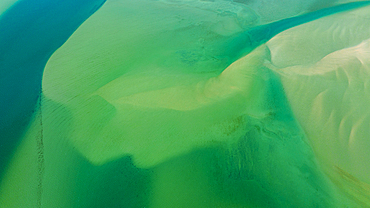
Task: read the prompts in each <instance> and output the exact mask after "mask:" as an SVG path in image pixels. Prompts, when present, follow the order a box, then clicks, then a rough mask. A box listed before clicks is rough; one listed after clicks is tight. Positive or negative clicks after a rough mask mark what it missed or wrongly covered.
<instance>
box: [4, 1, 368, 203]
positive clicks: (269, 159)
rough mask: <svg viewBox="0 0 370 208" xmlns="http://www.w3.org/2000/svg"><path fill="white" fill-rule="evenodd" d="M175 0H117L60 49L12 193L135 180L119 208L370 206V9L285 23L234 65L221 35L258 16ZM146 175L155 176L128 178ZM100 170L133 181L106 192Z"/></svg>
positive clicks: (35, 195) (21, 196)
mask: <svg viewBox="0 0 370 208" xmlns="http://www.w3.org/2000/svg"><path fill="white" fill-rule="evenodd" d="M163 2H166V1H162V2H161V1H144V0H137V1H118V0H112V1H108V2H107V3H106V4H105V5H104V6H103V7H102V8H101V9H100V10H99V11H98V12H97V13H95V14H94V15H93V16H92V17H91V18H90V19H88V20H87V21H86V22H85V23H84V24H83V25H82V26H81V27H80V28H79V29H78V30H77V31H76V32H75V33H74V34H73V35H72V37H71V38H70V39H69V40H68V41H67V42H66V43H65V44H64V45H63V46H62V47H61V48H60V49H59V50H58V51H57V52H56V53H55V54H54V55H53V56H52V58H51V59H50V60H49V62H48V64H47V66H46V69H45V73H44V79H43V98H42V101H41V106H42V107H41V109H40V111H39V112H38V114H37V115H38V116H36V117H35V121H34V123H33V124H32V125H31V126H30V129H29V131H28V133H27V134H26V135H25V138H24V143H23V144H21V145H20V146H19V150H18V153H17V154H16V155H15V156H14V159H13V163H12V165H10V166H9V169H8V172H7V174H6V176H5V177H4V180H3V181H1V184H0V203H2V204H5V206H6V207H14V208H16V207H37V206H38V203H40V202H41V207H46V208H53V207H74V206H77V207H78V206H82V207H83V206H85V207H94V206H95V207H101V206H103V205H101V206H100V205H98V204H96V203H97V202H100V201H104V199H100V198H99V196H100V195H99V194H96V193H101V194H104V192H107V191H112V192H114V191H115V190H120V191H122V190H121V189H120V187H119V185H121V186H122V184H126V183H127V184H131V183H132V184H134V185H133V186H132V187H131V186H130V187H129V188H127V189H125V190H124V191H123V192H122V193H123V194H122V197H120V196H119V197H118V199H116V200H117V201H119V200H123V202H120V203H118V202H117V204H121V207H122V206H123V207H130V208H131V207H142V206H144V205H145V206H149V207H151V208H167V207H168V208H177V207H189V208H190V207H191V208H197V207H201V208H203V207H212V208H213V207H225V208H226V207H230V208H237V207H245V208H247V207H267V208H268V207H274V208H278V207H282V208H283V207H284V208H287V207H292V208H293V207H303V208H305V207H307V208H311V207H323V208H324V207H325V208H327V207H333V208H337V207H353V208H357V207H366V206H370V198H369V196H370V186H369V184H368V183H369V182H370V178H369V175H370V169H369V167H370V165H369V164H368V163H369V161H370V158H369V155H370V154H369V151H368V149H369V145H370V143H369V141H370V140H369V138H368V137H369V136H368V135H369V134H370V132H369V129H370V127H369V123H370V121H369V110H368V109H369V108H368V107H367V104H369V101H370V100H369V99H368V98H367V95H368V94H369V93H368V89H369V88H368V85H369V83H368V81H367V80H368V79H369V72H368V70H369V67H370V63H369V60H370V47H369V44H370V43H369V42H370V41H369V38H370V31H369V28H370V27H369V26H370V25H369V21H368V18H369V14H370V11H369V7H367V8H363V9H360V10H356V11H352V12H348V13H343V14H337V15H333V16H329V17H326V18H323V19H320V20H317V21H313V22H311V23H308V24H304V25H301V26H299V27H296V28H292V29H290V30H287V31H285V32H283V33H281V34H279V35H277V36H276V37H274V38H273V39H272V40H270V41H269V42H268V43H267V44H266V45H262V46H260V47H258V48H257V49H255V50H254V51H252V52H251V53H250V54H249V55H247V56H245V57H243V58H241V59H239V60H237V61H236V62H234V63H233V64H232V65H230V66H228V67H227V68H225V67H224V65H225V63H227V61H228V60H227V58H226V57H220V56H219V54H220V53H218V51H217V50H218V48H217V43H218V42H222V41H223V40H225V39H226V38H227V37H228V36H230V35H233V34H235V33H237V32H240V31H242V30H244V29H245V28H246V27H248V26H252V25H255V24H257V23H258V16H257V14H256V13H254V12H253V11H252V10H251V9H250V8H247V7H245V8H243V9H239V7H236V6H235V4H231V3H230V4H227V3H225V2H224V3H225V5H227V6H225V5H224V7H225V8H227V9H225V10H227V11H226V12H224V13H217V12H214V10H217V9H215V8H213V7H212V8H210V7H207V5H208V6H209V5H211V2H208V1H199V2H197V3H198V4H199V5H198V4H197V7H196V8H194V7H191V6H189V5H192V4H191V3H188V4H187V3H184V4H179V5H181V6H178V5H177V6H174V5H176V4H175V3H171V1H167V2H166V3H163ZM189 2H190V1H189ZM215 5H217V4H215ZM212 6H214V5H212ZM235 14H236V15H235ZM243 18H245V19H243ZM265 19H269V17H265ZM248 20H250V22H249V21H248ZM362 41H364V42H362ZM361 42H362V43H361ZM41 123H42V128H41ZM41 130H42V131H41ZM40 132H42V135H43V138H44V146H45V153H44V156H45V167H44V171H45V172H43V173H42V174H38V175H37V174H35V170H40V168H39V167H38V165H39V164H40V163H38V162H37V161H35V160H30V158H32V157H37V151H35V146H36V145H35V143H34V142H35V138H36V137H38V136H39V135H40ZM312 150H313V151H312ZM125 157H131V158H132V164H131V163H130V161H129V162H127V161H126V160H124V159H122V158H125ZM120 158H121V160H120ZM117 160H118V161H121V162H115V161H117ZM122 161H123V162H122ZM88 162H89V163H91V164H93V165H94V166H92V165H91V164H89V163H88ZM25 164H27V165H28V166H29V168H28V169H27V170H24V165H25ZM121 166H123V167H124V168H122V167H121ZM119 167H121V168H122V169H123V170H122V172H114V171H112V170H111V169H120V168H119ZM95 168H96V169H97V170H96V169H95ZM136 168H140V170H138V169H136ZM98 170H101V172H103V173H104V172H109V171H111V172H113V173H114V175H104V174H100V175H98V174H97V172H99V171H98ZM133 170H135V171H137V172H135V174H137V175H135V174H133V173H131V172H129V171H133ZM94 171H95V172H94ZM125 171H127V172H125ZM140 171H143V172H145V171H148V172H145V174H147V177H148V178H150V180H149V179H148V178H145V177H143V178H140V179H137V181H136V180H135V177H134V179H133V178H130V176H131V175H135V176H137V177H138V178H139V176H140V177H141V175H140V174H144V173H142V172H140ZM36 172H37V171H36ZM94 173H95V174H96V175H94ZM40 175H42V178H40ZM81 175H83V176H86V178H84V177H81ZM102 175H103V176H104V177H102ZM96 177H102V179H101V180H102V181H103V182H100V183H99V184H100V185H101V184H105V182H109V181H115V180H117V181H120V180H118V179H116V178H117V177H122V178H128V179H127V181H125V183H124V182H122V181H121V184H119V183H117V186H115V187H109V190H108V189H107V190H104V188H100V187H95V186H94V184H92V182H91V181H96V179H95V178H96ZM40 180H42V184H43V186H42V189H40V187H37V186H38V185H39V184H40ZM105 180H106V181H105ZM125 180H126V179H125ZM132 180H134V182H132ZM138 181H139V182H138ZM24 184H28V185H27V186H24ZM91 184H92V185H91ZM143 184H144V185H143ZM81 186H82V187H81ZM96 186H98V185H96ZM91 187H93V188H91ZM94 188H96V189H99V190H100V189H102V190H100V192H99V191H95V192H93V190H91V189H94ZM20 189H21V190H24V191H18V190H20ZM83 191H85V192H86V194H80V192H83ZM89 191H91V193H90V192H89ZM131 192H134V193H137V194H138V196H136V197H137V198H135V199H134V198H125V197H127V195H128V196H130V194H131ZM28 193H32V194H28ZM76 195H78V196H83V197H82V198H75V196H76ZM89 197H90V198H89ZM89 199H90V201H91V200H92V201H94V200H95V201H96V203H92V204H91V205H87V204H86V203H84V202H85V201H89ZM99 200H100V201H99ZM125 200H126V201H125ZM130 200H131V201H130ZM135 200H136V201H135ZM101 203H103V202H101ZM106 203H107V204H112V203H111V202H106ZM113 204H114V203H113ZM39 205H40V204H39ZM105 206H109V205H105Z"/></svg>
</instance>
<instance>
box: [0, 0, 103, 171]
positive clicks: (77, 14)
mask: <svg viewBox="0 0 370 208" xmlns="http://www.w3.org/2000/svg"><path fill="white" fill-rule="evenodd" d="M103 3H104V0H92V1H90V0H85V1H84V0H82V1H74V0H71V1H68V0H67V1H64V0H56V1H49V0H21V1H18V2H17V3H16V4H15V5H13V6H12V7H11V8H10V9H8V10H7V11H6V12H5V13H4V14H3V15H2V16H1V19H0V31H1V33H0V88H1V90H0V97H1V101H0V144H1V146H0V172H2V171H3V170H4V167H5V166H6V164H7V161H8V160H9V157H10V155H11V154H12V153H13V151H14V148H15V147H16V145H17V143H19V139H20V137H21V135H22V134H23V131H24V129H25V128H26V127H27V125H28V122H29V121H30V117H32V116H33V112H34V111H35V110H34V109H35V108H37V107H36V103H37V101H38V98H39V96H40V93H41V79H42V73H43V70H44V67H45V64H46V62H47V60H48V59H49V57H50V56H51V54H52V53H53V52H54V51H55V50H56V49H57V48H59V47H60V46H61V45H62V44H63V43H64V42H65V41H66V40H67V39H68V37H69V36H70V35H72V33H73V32H74V31H75V30H76V29H77V28H78V27H79V26H80V24H81V23H82V22H83V21H85V20H86V19H87V18H88V17H89V16H90V15H92V14H93V13H94V12H95V11H96V10H97V9H98V8H99V7H100V6H101V5H102V4H103Z"/></svg>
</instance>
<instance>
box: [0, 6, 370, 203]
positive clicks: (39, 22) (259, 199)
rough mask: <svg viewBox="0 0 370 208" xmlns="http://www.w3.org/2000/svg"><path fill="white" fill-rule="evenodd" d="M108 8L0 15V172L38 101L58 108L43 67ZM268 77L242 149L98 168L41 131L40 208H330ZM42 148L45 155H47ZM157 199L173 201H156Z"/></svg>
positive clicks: (268, 32) (35, 9) (234, 52)
mask: <svg viewBox="0 0 370 208" xmlns="http://www.w3.org/2000/svg"><path fill="white" fill-rule="evenodd" d="M104 2H105V0H79V1H77V0H54V1H50V0H21V1H19V2H18V3H17V4H15V5H14V6H13V7H11V8H10V9H8V10H7V12H6V13H5V14H3V15H2V16H1V19H0V174H2V173H3V172H4V170H5V169H6V167H8V162H9V159H10V158H11V156H12V155H13V153H14V152H15V150H16V147H17V145H18V144H19V143H20V142H21V138H22V136H23V134H24V132H25V130H26V129H27V128H28V124H29V122H30V121H31V120H32V118H33V117H35V116H37V115H39V114H36V115H35V112H38V110H39V107H40V105H41V104H40V103H47V105H50V106H54V105H55V106H56V107H55V109H58V110H60V109H62V107H61V106H60V104H58V103H53V102H52V101H45V102H40V99H41V96H42V90H41V87H42V86H41V81H42V75H43V70H44V67H45V64H46V62H47V61H48V59H49V58H50V56H51V55H52V54H53V52H54V51H56V50H57V49H58V48H59V47H60V46H61V45H62V44H63V43H64V42H65V41H66V40H67V39H68V38H69V37H70V36H71V35H72V33H73V32H74V31H75V30H76V29H77V28H78V27H79V26H80V25H81V24H82V23H83V22H84V21H85V20H86V19H87V18H89V17H90V16H91V15H92V14H93V13H94V12H95V11H97V9H99V8H100V7H101V6H102V5H103V4H104ZM366 4H369V2H368V1H364V2H357V3H355V4H348V5H344V6H340V7H334V9H333V8H332V9H326V10H322V11H321V13H320V12H318V13H311V14H310V15H304V16H300V17H298V18H293V19H287V20H284V21H280V22H277V23H272V24H268V25H267V26H259V27H256V28H254V29H251V30H248V31H247V33H248V34H247V35H246V34H245V33H244V34H242V35H240V36H237V37H236V38H235V37H233V39H231V41H226V43H232V44H234V45H233V46H231V47H228V49H225V51H222V53H228V54H231V55H229V56H232V57H231V58H230V60H232V61H234V60H235V59H237V58H239V57H240V56H241V55H242V54H245V53H247V52H249V51H250V50H252V49H254V48H255V47H257V46H258V45H260V44H261V43H264V42H266V41H267V40H268V39H269V38H271V37H272V36H274V35H275V34H277V33H278V32H280V31H282V30H285V29H287V28H289V27H292V26H295V25H298V24H302V23H304V22H307V21H311V20H313V19H315V18H319V17H321V16H325V15H329V14H332V13H336V12H340V11H343V10H346V9H351V8H355V7H359V6H363V5H366ZM246 36H247V38H249V40H250V38H251V37H252V40H250V41H251V42H250V43H249V44H250V45H247V46H246V45H243V44H244V43H246V39H245V38H246ZM241 38H242V40H241ZM241 43H243V44H241ZM235 45H236V46H235ZM240 45H243V46H242V47H241V46H240ZM246 48H247V49H246ZM248 50H249V51H248ZM267 74H268V75H267V77H268V80H269V82H268V83H269V84H268V85H267V87H266V89H267V91H268V92H267V93H266V98H265V99H266V103H265V104H264V105H265V106H263V107H264V108H265V109H268V112H270V114H269V115H268V116H266V117H264V118H263V119H258V118H253V117H245V118H243V119H244V120H243V121H241V122H240V123H241V124H242V125H245V124H247V125H248V127H246V129H247V130H246V132H245V134H244V136H242V137H241V138H235V139H236V140H238V142H235V143H232V144H230V145H229V146H226V147H225V146H222V145H219V146H217V145H216V146H214V147H209V148H196V149H194V150H193V151H191V152H189V153H187V154H185V155H181V156H178V157H174V158H172V159H170V160H167V161H165V162H163V163H161V164H159V165H158V166H156V167H152V168H147V169H145V168H137V167H136V166H135V165H134V163H133V161H132V159H131V158H130V157H128V156H127V157H123V158H121V159H117V160H114V161H112V162H108V163H106V164H104V165H101V166H95V165H92V164H91V163H89V162H88V161H87V160H86V159H85V158H84V157H83V156H82V155H80V154H79V153H78V152H77V151H75V149H74V147H72V146H71V145H70V144H67V143H64V142H65V141H58V140H53V139H49V140H48V141H46V142H44V141H43V134H42V131H43V129H42V128H43V126H42V124H41V125H40V126H41V130H40V136H39V138H37V139H38V140H37V141H38V143H37V145H38V146H37V148H38V167H37V168H38V171H39V173H38V174H39V175H38V177H37V180H38V181H37V183H38V186H37V188H36V189H35V192H37V195H38V196H37V199H36V201H37V203H36V205H37V206H38V207H54V206H55V204H57V205H56V207H60V206H61V207H96V208H100V207H101V208H103V207H109V208H110V207H125V208H140V207H148V206H149V205H151V206H154V207H176V205H173V204H177V203H178V204H187V205H186V206H184V207H331V206H333V204H334V202H333V201H335V200H334V199H333V198H332V196H331V195H330V194H331V189H330V188H329V187H330V185H328V184H330V183H329V182H327V179H326V178H325V177H324V176H323V174H322V173H321V172H320V169H319V168H318V167H317V164H316V161H315V159H314V157H313V153H312V152H311V150H310V148H309V146H308V145H307V143H306V140H305V139H306V138H305V136H304V133H303V132H302V130H301V129H300V127H299V125H298V124H297V123H296V121H295V119H294V116H293V114H292V112H291V110H290V106H289V104H288V102H287V100H286V98H285V95H284V90H283V89H282V86H281V84H280V81H279V78H278V77H276V75H275V74H273V73H267ZM61 111H62V110H61ZM62 113H66V114H68V113H69V112H67V111H66V112H62ZM50 114H51V115H53V114H52V113H50ZM41 121H43V120H42V119H41ZM64 127H65V126H62V127H61V128H64ZM58 131H59V130H58ZM60 131H61V130H60ZM61 132H62V131H61ZM66 132H67V131H66ZM61 137H62V136H61ZM65 137H67V136H65ZM44 144H45V145H46V146H48V147H49V149H46V150H44V149H43V147H44V146H43V145H44ZM44 153H45V155H48V154H49V155H58V156H59V157H58V158H53V159H50V160H49V159H48V158H47V157H46V158H44ZM44 160H46V161H48V160H49V165H47V166H44V165H43V163H44ZM50 161H52V163H53V164H51V163H50ZM68 161H73V163H68ZM292 167H293V168H292ZM0 177H1V175H0ZM174 184H179V186H175V185H174ZM163 187H166V188H163ZM167 187H168V188H167ZM199 190H201V191H199ZM62 192H63V193H64V192H68V194H67V196H64V195H63V196H58V194H59V193H62ZM204 193H206V194H204ZM202 194H204V195H202ZM157 198H159V199H161V198H163V199H167V200H168V201H165V200H159V201H156V199H157ZM189 199H192V200H189ZM214 199H217V200H214ZM186 200H189V201H186ZM153 204H154V205H153ZM171 204H172V205H171ZM0 207H1V205H0ZM30 207H33V205H30Z"/></svg>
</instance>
